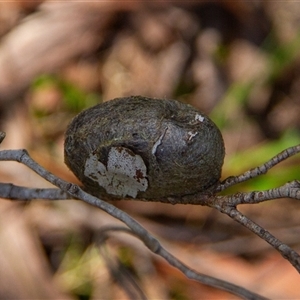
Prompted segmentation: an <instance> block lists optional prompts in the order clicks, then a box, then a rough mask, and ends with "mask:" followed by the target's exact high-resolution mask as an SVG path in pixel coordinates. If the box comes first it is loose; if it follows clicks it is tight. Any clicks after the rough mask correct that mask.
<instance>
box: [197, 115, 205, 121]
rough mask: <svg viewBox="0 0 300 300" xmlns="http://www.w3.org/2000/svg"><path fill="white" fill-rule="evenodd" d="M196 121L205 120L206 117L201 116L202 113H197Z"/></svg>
mask: <svg viewBox="0 0 300 300" xmlns="http://www.w3.org/2000/svg"><path fill="white" fill-rule="evenodd" d="M195 121H198V122H203V121H204V117H203V116H201V115H200V114H196V115H195Z"/></svg>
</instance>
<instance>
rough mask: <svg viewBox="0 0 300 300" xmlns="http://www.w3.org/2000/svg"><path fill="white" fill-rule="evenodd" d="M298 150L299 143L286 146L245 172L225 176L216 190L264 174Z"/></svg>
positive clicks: (221, 189)
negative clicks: (264, 161) (267, 159)
mask: <svg viewBox="0 0 300 300" xmlns="http://www.w3.org/2000/svg"><path fill="white" fill-rule="evenodd" d="M299 152H300V145H296V146H293V147H290V148H287V149H285V150H283V151H282V152H280V153H279V154H277V155H275V156H274V157H272V158H271V159H270V160H269V161H267V162H266V163H264V164H262V165H260V166H258V167H256V168H253V169H251V170H249V171H246V172H245V173H243V174H241V175H238V176H230V177H228V178H226V179H225V180H224V181H223V182H222V183H221V184H220V185H219V186H218V187H217V192H220V191H223V190H225V189H227V188H229V187H230V186H233V185H236V184H238V183H241V182H244V181H246V180H249V179H251V178H254V177H257V176H259V175H262V174H266V173H267V172H268V171H269V170H270V169H271V168H273V167H274V166H276V165H277V164H279V163H280V162H282V161H284V160H286V159H287V158H289V157H291V156H293V155H296V154H297V153H299Z"/></svg>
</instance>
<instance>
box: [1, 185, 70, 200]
mask: <svg viewBox="0 0 300 300" xmlns="http://www.w3.org/2000/svg"><path fill="white" fill-rule="evenodd" d="M0 197H1V198H5V199H11V200H32V199H48V200H64V199H74V197H72V196H70V195H68V194H67V193H65V192H63V191H62V190H60V189H56V188H48V189H35V188H27V187H23V186H17V185H14V184H12V183H0Z"/></svg>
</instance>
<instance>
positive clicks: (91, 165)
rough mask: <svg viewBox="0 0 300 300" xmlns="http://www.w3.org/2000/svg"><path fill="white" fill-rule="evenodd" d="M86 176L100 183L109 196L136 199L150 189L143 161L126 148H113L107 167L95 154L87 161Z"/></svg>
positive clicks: (109, 154)
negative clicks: (140, 193) (141, 192)
mask: <svg viewBox="0 0 300 300" xmlns="http://www.w3.org/2000/svg"><path fill="white" fill-rule="evenodd" d="M84 175H85V176H87V177H89V178H90V179H92V180H94V181H96V182H98V184H99V185H100V186H102V187H103V188H105V190H106V192H107V193H108V194H112V195H116V196H122V197H126V196H130V197H133V198H135V197H136V196H137V193H138V192H139V191H145V190H146V189H147V187H148V182H147V179H146V176H147V168H146V166H145V163H144V161H143V159H142V158H141V157H140V156H139V155H136V154H134V153H133V152H132V151H131V150H129V149H126V148H124V147H112V148H111V149H110V151H109V153H108V160H107V167H105V165H104V164H103V163H101V162H100V161H99V160H98V159H97V156H96V155H95V154H91V155H90V157H88V159H87V160H86V163H85V169H84Z"/></svg>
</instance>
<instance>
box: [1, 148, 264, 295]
mask: <svg viewBox="0 0 300 300" xmlns="http://www.w3.org/2000/svg"><path fill="white" fill-rule="evenodd" d="M0 161H17V162H20V163H22V164H24V165H26V166H27V167H29V168H30V169H31V170H33V171H34V172H36V173H37V174H39V175H40V176H41V177H43V178H44V179H46V180H47V181H49V182H51V183H52V184H53V185H55V186H57V187H58V188H60V189H61V190H62V191H64V192H65V193H67V194H70V195H72V196H73V197H75V198H78V199H81V200H83V201H85V202H87V203H89V204H91V205H94V206H97V207H99V208H100V209H102V210H104V211H105V212H107V213H108V214H110V215H111V216H113V217H115V218H117V219H118V220H120V221H122V222H123V223H125V224H126V225H127V226H128V227H129V228H130V229H131V230H132V231H133V232H134V233H135V234H136V235H137V236H138V237H139V238H140V239H141V240H142V241H143V242H144V244H145V245H146V246H147V247H148V248H149V249H150V250H151V251H152V252H154V253H156V254H158V255H160V256H161V257H163V258H164V259H166V261H167V262H168V263H169V264H171V265H172V266H174V267H176V268H177V269H179V270H180V271H181V272H182V273H183V274H185V275H186V276H187V277H188V278H190V279H194V280H197V281H199V282H201V283H203V284H206V285H209V286H212V287H217V288H219V289H223V290H225V291H228V292H231V293H233V294H235V295H238V296H240V297H243V298H246V299H253V300H254V299H255V300H259V299H266V298H264V297H262V296H260V295H257V294H255V293H252V292H250V291H248V290H246V289H244V288H242V287H239V286H236V285H234V284H231V283H229V282H226V281H223V280H220V279H216V278H213V277H210V276H207V275H204V274H200V273H198V272H196V271H195V270H192V269H191V268H189V267H187V266H186V265H185V264H183V263H182V262H180V261H179V260H178V259H177V258H176V257H174V256H173V255H172V254H170V253H169V252H168V251H167V250H166V249H164V248H163V247H162V245H161V244H160V243H159V241H158V240H157V239H155V238H154V237H153V236H152V235H150V234H149V233H148V231H147V230H146V229H145V228H144V227H143V226H141V225H140V224H139V223H138V222H137V221H136V220H134V219H133V218H131V217H130V216H129V215H128V214H126V213H125V212H123V211H122V210H120V209H118V208H117V207H115V206H113V205H112V204H109V203H107V202H105V201H103V200H100V199H98V198H96V197H94V196H91V195H89V194H87V193H85V192H84V191H83V190H82V189H80V188H79V186H77V185H75V184H72V183H69V182H66V181H64V180H62V179H60V178H58V177H56V176H55V175H53V174H52V173H50V172H49V171H47V170H45V169H44V168H43V167H41V166H40V165H39V164H38V163H36V162H35V161H34V160H33V159H32V158H31V157H30V156H29V154H28V153H27V151H26V150H2V151H0Z"/></svg>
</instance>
